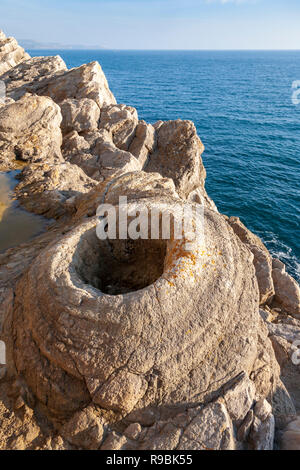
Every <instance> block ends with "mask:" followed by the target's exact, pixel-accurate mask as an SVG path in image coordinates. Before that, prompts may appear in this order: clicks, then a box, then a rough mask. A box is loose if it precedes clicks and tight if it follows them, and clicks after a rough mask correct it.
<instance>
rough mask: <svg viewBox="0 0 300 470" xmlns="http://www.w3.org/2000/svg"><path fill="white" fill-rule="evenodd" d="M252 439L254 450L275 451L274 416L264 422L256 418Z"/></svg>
mask: <svg viewBox="0 0 300 470" xmlns="http://www.w3.org/2000/svg"><path fill="white" fill-rule="evenodd" d="M250 439H251V443H252V446H253V449H254V450H273V448H274V439H275V419H274V416H273V415H272V414H271V415H270V416H269V417H268V418H267V419H266V421H264V422H261V421H260V420H259V419H258V418H257V417H255V418H254V422H253V425H252V430H251V436H250Z"/></svg>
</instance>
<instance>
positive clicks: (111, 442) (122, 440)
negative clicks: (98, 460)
mask: <svg viewBox="0 0 300 470" xmlns="http://www.w3.org/2000/svg"><path fill="white" fill-rule="evenodd" d="M127 441H128V439H127V438H126V436H120V435H119V434H117V433H116V432H114V431H113V432H111V433H110V434H109V435H108V436H107V438H106V439H105V441H104V443H103V444H102V446H101V450H106V451H108V450H124V447H125V446H126V444H127Z"/></svg>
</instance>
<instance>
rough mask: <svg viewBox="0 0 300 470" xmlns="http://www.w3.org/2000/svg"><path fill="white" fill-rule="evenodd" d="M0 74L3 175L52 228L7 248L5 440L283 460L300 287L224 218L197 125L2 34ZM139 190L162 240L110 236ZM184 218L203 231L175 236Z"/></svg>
mask: <svg viewBox="0 0 300 470" xmlns="http://www.w3.org/2000/svg"><path fill="white" fill-rule="evenodd" d="M0 80H1V81H2V83H3V84H4V86H5V93H6V97H5V99H4V100H2V101H1V102H0V150H1V151H0V169H1V170H3V171H8V170H10V169H12V168H16V167H18V168H19V166H20V165H21V166H22V172H21V173H20V174H19V175H18V179H19V184H18V185H17V187H16V189H15V193H14V196H15V197H16V198H17V200H18V203H20V204H21V205H22V207H23V208H25V209H26V210H27V211H29V212H33V213H36V214H40V215H43V216H46V217H48V218H50V219H52V220H51V226H50V227H49V230H48V231H47V232H45V233H43V234H42V235H41V236H39V237H36V238H35V239H34V240H32V241H30V242H28V243H26V244H24V245H22V246H17V247H15V248H14V249H12V250H9V251H7V252H5V253H3V254H1V255H0V304H1V310H0V340H1V341H2V340H3V341H5V348H6V360H7V364H6V365H4V366H1V368H0V380H3V379H4V380H6V379H5V377H7V381H6V382H5V387H2V383H1V387H0V418H1V422H3V423H4V425H3V426H1V430H0V437H1V439H0V448H1V446H2V447H4V448H15V449H21V448H33V447H34V446H35V447H36V448H39V449H78V448H84V449H102V450H121V449H122V450H142V449H154V450H156V449H157V450H159V449H164V450H165V449H170V450H172V449H177V450H199V449H216V450H225V449H226V450H231V449H257V450H258V449H264V450H271V449H272V448H273V445H274V438H275V431H276V429H277V428H278V427H279V422H280V420H281V419H282V422H283V423H285V419H284V417H286V416H287V415H292V417H294V415H295V414H296V408H297V409H298V408H299V393H298V389H299V387H298V386H297V383H298V382H299V380H298V375H299V374H298V369H297V366H296V365H294V364H292V365H291V363H290V357H291V355H292V354H293V353H295V351H294V350H293V347H294V346H293V344H292V343H293V342H294V338H295V337H296V335H297V334H298V330H299V328H300V324H299V320H298V315H299V298H300V296H299V286H298V285H297V284H296V282H295V281H294V280H293V279H292V278H290V276H288V275H287V273H286V272H285V267H284V265H282V263H280V262H279V261H278V260H274V259H272V257H271V255H270V253H269V252H268V251H267V249H266V248H265V246H264V245H263V243H262V242H261V240H260V239H259V238H258V237H256V236H255V235H254V234H252V233H251V232H250V231H249V230H248V229H247V228H246V227H245V226H244V225H243V224H242V223H241V222H240V220H239V219H237V218H231V219H229V218H228V217H226V216H224V215H222V214H220V213H219V212H218V209H217V207H216V206H215V204H214V202H213V201H212V200H211V199H210V198H209V196H208V195H207V193H206V190H205V178H206V171H205V168H204V166H203V162H202V158H201V155H202V153H203V151H204V145H203V144H202V142H201V140H200V138H199V136H198V135H197V131H196V128H195V126H194V124H193V123H192V122H191V121H182V120H177V121H169V122H162V121H158V122H157V123H156V124H154V125H151V124H147V123H146V122H144V121H141V120H140V119H139V117H138V113H137V110H136V109H134V108H133V107H131V106H127V105H125V104H117V103H116V100H115V98H114V96H113V94H112V92H111V90H110V89H109V86H108V83H107V80H106V77H105V75H104V73H103V71H102V69H101V66H100V65H99V64H98V63H96V62H92V63H90V64H87V65H83V66H81V67H77V68H75V69H71V70H68V69H67V67H66V64H65V63H64V61H63V60H62V59H61V58H60V57H59V56H56V57H38V58H32V59H31V58H30V57H29V56H28V55H26V54H25V52H24V51H23V50H22V49H21V48H19V46H18V45H17V43H16V42H15V40H12V39H7V38H6V37H5V36H4V34H3V33H1V32H0ZM158 117H159V116H158ZM124 197H126V198H127V202H128V204H129V206H130V207H134V208H141V207H142V208H143V209H146V210H147V217H146V221H147V223H148V224H147V225H144V226H143V229H145V231H144V232H143V233H144V235H145V233H146V234H147V236H143V237H138V236H137V237H131V236H129V235H128V234H127V232H126V236H125V237H121V236H119V235H120V230H116V234H115V235H116V236H114V235H113V232H110V231H109V228H110V225H109V224H108V227H106V226H105V227H104V225H103V226H102V228H104V231H106V229H107V232H106V235H107V237H106V238H105V237H103V238H101V237H100V238H99V223H100V222H103V220H105V219H103V218H100V216H99V212H98V216H96V213H97V209H98V208H99V206H103V205H109V207H111V208H112V209H114V214H115V221H116V222H117V224H119V223H120V220H121V218H122V215H123V209H124V205H123V204H122V202H121V199H120V198H124ZM2 202H3V204H4V206H2V209H1V205H0V217H1V212H2V216H3V212H4V211H5V210H6V206H5V204H6V199H5V200H4V201H2ZM174 208H176V210H175V211H174ZM183 209H189V210H190V211H192V214H196V216H195V217H196V219H194V215H193V216H191V217H190V219H189V221H190V222H192V227H193V228H194V226H195V222H196V221H198V222H201V224H200V225H201V229H202V230H201V231H200V233H199V234H198V237H196V238H192V239H191V230H190V227H188V226H184V227H183V232H182V233H181V235H182V237H181V238H180V239H177V238H176V237H175V236H174V232H173V229H174V227H175V226H176V222H177V221H178V217H179V215H178V214H180V213H181V211H182V210H183ZM172 211H173V212H172ZM155 213H156V215H157V214H158V219H153V215H154V214H155ZM170 213H171V214H172V216H171V217H170V220H169V222H170V224H171V227H170V228H172V230H170V233H169V234H168V235H167V236H165V237H163V236H162V233H161V231H159V235H158V236H157V237H154V236H152V229H154V228H156V227H157V224H158V225H159V226H160V224H162V223H163V220H165V219H167V220H168V217H169V216H170ZM135 217H136V216H135V215H134V214H130V216H129V223H130V226H131V224H132V226H133V227H134V228H135V230H136V231H138V227H139V229H140V230H142V229H141V226H142V221H141V220H142V219H138V218H137V219H136V218H135ZM137 220H138V221H137ZM154 220H156V222H154ZM157 220H158V222H157ZM143 224H146V222H145V219H144V220H143ZM193 224H194V225H193ZM128 232H129V228H128ZM259 307H261V310H260V314H259ZM269 336H270V338H271V340H270V339H269ZM274 351H275V353H276V358H275V353H274ZM276 359H277V360H276ZM280 377H282V379H283V381H284V383H283V382H281V379H280ZM7 407H8V408H11V409H12V410H13V412H10V411H9V410H8V408H7ZM20 410H22V413H23V415H24V416H25V418H24V420H23V421H22V420H21V419H19V416H21V414H22V413H21V411H20ZM8 411H9V412H8ZM34 411H37V413H36V414H34ZM15 412H16V414H17V415H18V419H16V418H15V414H14V413H15ZM35 415H36V416H42V418H43V420H47V419H50V422H51V425H50V426H49V429H52V426H55V432H54V433H52V434H51V436H50V437H49V436H47V439H46V437H45V436H44V434H43V433H44V431H43V430H42V429H41V428H40V427H39V423H37V422H36V420H35ZM282 417H283V418H282ZM45 422H46V421H45ZM275 424H276V428H275ZM285 424H286V423H285ZM3 429H5V430H6V429H13V432H14V433H15V435H16V436H18V437H17V438H16V439H14V440H11V439H10V437H9V436H8V434H7V432H6V431H3ZM47 429H48V428H47ZM28 430H30V432H29V431H28ZM290 431H291V432H292V433H294V435H293V436H294V437H293V436H292V439H293V441H294V440H297V439H296V438H297V436H296V438H295V433H297V429H296V428H289V429H288V430H287V433H286V436H285V439H284V446H285V447H286V446H288V444H286V440H287V439H289V436H290V434H289V432H290ZM49 432H50V431H49Z"/></svg>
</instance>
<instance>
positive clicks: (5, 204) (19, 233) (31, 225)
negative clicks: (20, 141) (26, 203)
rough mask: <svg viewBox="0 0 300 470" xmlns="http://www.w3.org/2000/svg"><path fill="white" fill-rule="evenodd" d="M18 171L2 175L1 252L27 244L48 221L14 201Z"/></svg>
mask: <svg viewBox="0 0 300 470" xmlns="http://www.w3.org/2000/svg"><path fill="white" fill-rule="evenodd" d="M17 174H18V171H11V172H7V173H0V252H1V251H4V250H7V249H8V248H12V247H14V246H17V245H20V244H21V243H24V242H27V241H28V240H30V239H31V238H32V237H34V236H36V235H38V234H39V233H41V232H42V231H43V230H44V228H45V226H46V223H47V221H46V220H45V219H44V218H42V217H39V216H37V215H34V214H31V213H29V212H26V211H25V210H24V209H21V208H20V207H19V206H18V203H17V201H15V200H14V193H13V191H14V188H15V186H16V185H17V184H18V181H17V180H16V179H15V176H16V175H17Z"/></svg>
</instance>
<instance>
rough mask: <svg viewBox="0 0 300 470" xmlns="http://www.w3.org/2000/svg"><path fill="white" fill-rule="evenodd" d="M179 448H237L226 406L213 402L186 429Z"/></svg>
mask: <svg viewBox="0 0 300 470" xmlns="http://www.w3.org/2000/svg"><path fill="white" fill-rule="evenodd" d="M177 449H178V450H235V441H234V434H233V427H232V423H231V420H230V417H229V415H228V413H227V410H226V407H225V406H224V405H223V404H222V403H213V404H211V405H208V406H207V407H205V408H204V410H203V411H201V412H200V413H199V414H198V416H197V417H196V418H195V419H194V420H193V421H192V422H191V424H190V425H189V426H188V427H187V428H186V430H185V431H184V433H183V435H182V437H181V439H180V444H179V446H178V447H177Z"/></svg>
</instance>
